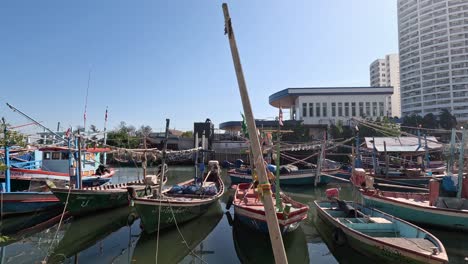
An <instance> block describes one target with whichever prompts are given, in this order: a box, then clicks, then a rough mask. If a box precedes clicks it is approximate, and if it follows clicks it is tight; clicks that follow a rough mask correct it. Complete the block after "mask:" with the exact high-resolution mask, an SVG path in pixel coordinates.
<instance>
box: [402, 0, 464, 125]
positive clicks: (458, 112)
mask: <svg viewBox="0 0 468 264" xmlns="http://www.w3.org/2000/svg"><path fill="white" fill-rule="evenodd" d="M398 32H399V46H400V81H401V83H400V84H401V98H402V101H401V110H402V114H403V115H410V114H418V115H421V116H424V115H426V114H428V113H434V114H438V113H439V112H440V110H441V109H449V110H450V111H451V112H452V114H454V115H455V116H456V118H457V120H458V121H468V0H398Z"/></svg>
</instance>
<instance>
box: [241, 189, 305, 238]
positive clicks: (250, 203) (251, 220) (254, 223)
mask: <svg viewBox="0 0 468 264" xmlns="http://www.w3.org/2000/svg"><path fill="white" fill-rule="evenodd" d="M280 196H281V199H280V202H281V206H282V208H284V209H283V210H281V211H278V212H276V217H277V218H278V222H279V226H280V231H281V233H282V234H286V233H289V232H292V231H294V230H296V229H297V228H298V227H299V225H300V223H301V221H302V220H304V219H306V218H307V212H308V211H309V207H308V206H307V205H305V204H302V203H299V202H296V201H294V200H293V199H291V198H290V197H289V196H287V195H285V194H280ZM274 198H276V197H274ZM232 205H234V217H235V218H236V219H238V220H239V221H240V222H241V223H243V224H244V225H246V226H249V227H251V228H252V229H254V230H256V231H258V232H262V233H268V226H267V222H266V218H265V209H264V206H263V203H262V201H261V200H260V199H259V193H258V192H257V190H256V188H253V184H249V183H241V184H239V185H237V186H236V192H235V194H234V200H233V203H232ZM275 205H276V202H275Z"/></svg>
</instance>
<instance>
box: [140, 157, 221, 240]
mask: <svg viewBox="0 0 468 264" xmlns="http://www.w3.org/2000/svg"><path fill="white" fill-rule="evenodd" d="M209 167H210V169H209V171H208V173H206V174H205V175H204V176H203V177H197V178H195V179H191V180H188V181H185V182H181V183H179V184H177V185H175V186H173V187H172V188H170V189H166V190H163V191H162V193H161V195H159V194H155V195H147V196H144V197H132V201H133V204H134V206H135V208H136V210H137V212H138V215H139V216H140V218H141V223H142V227H143V229H144V231H145V232H147V233H153V232H156V231H158V226H159V229H164V228H168V227H171V226H174V225H176V224H181V223H183V222H187V221H189V220H191V219H193V218H196V217H197V216H199V215H201V214H203V213H204V212H205V211H206V210H208V208H209V207H210V206H211V205H213V204H214V203H216V202H217V201H218V199H219V198H220V197H221V196H222V195H223V193H224V183H223V181H222V179H221V177H220V168H219V165H218V162H217V161H210V162H209ZM158 218H160V219H161V220H160V221H159V222H158Z"/></svg>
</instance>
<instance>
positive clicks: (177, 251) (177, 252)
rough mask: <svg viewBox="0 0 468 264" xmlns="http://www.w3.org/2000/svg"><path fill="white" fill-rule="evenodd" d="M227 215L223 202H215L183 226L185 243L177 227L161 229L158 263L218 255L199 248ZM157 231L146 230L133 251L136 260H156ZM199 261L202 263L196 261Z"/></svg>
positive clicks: (139, 261) (134, 260) (148, 261)
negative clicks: (150, 232) (223, 209)
mask: <svg viewBox="0 0 468 264" xmlns="http://www.w3.org/2000/svg"><path fill="white" fill-rule="evenodd" d="M222 216H223V211H222V209H221V204H220V203H215V204H213V205H212V206H211V207H210V208H209V209H208V211H207V212H205V213H204V214H203V215H202V216H200V217H198V218H196V219H194V220H191V221H189V222H187V223H184V224H182V225H180V226H179V230H180V233H181V234H182V235H183V237H184V239H185V242H186V244H185V243H184V241H183V239H182V237H181V235H180V234H179V231H178V230H177V228H176V227H174V228H169V229H164V230H161V232H160V234H159V249H158V263H178V262H179V261H181V260H182V259H184V257H185V256H187V255H190V254H192V252H193V253H194V254H192V255H193V258H194V259H196V258H198V257H200V258H203V254H214V252H212V251H210V250H209V249H203V247H201V250H196V249H195V247H197V245H199V244H200V243H201V242H202V241H203V240H204V239H205V238H206V237H207V236H208V235H209V234H210V233H211V231H213V229H214V228H215V227H216V226H217V225H218V223H219V221H220V220H221V218H222ZM156 243H157V233H154V234H146V233H142V235H141V236H140V238H139V239H138V242H137V244H136V246H135V250H134V251H133V257H132V263H156ZM196 262H199V260H198V261H196Z"/></svg>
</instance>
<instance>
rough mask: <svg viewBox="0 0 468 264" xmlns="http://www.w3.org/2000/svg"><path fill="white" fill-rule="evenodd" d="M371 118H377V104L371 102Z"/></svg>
mask: <svg viewBox="0 0 468 264" xmlns="http://www.w3.org/2000/svg"><path fill="white" fill-rule="evenodd" d="M372 116H377V102H372Z"/></svg>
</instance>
